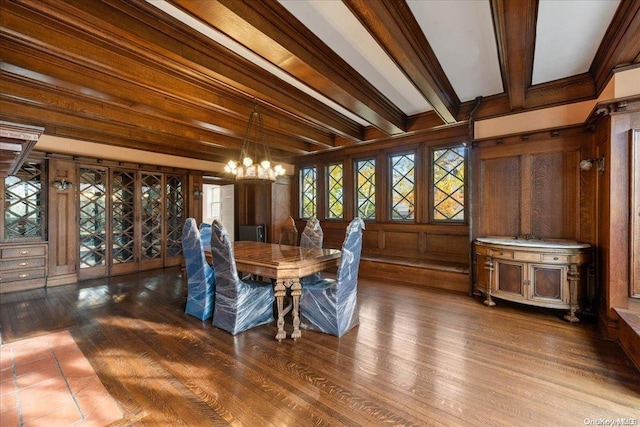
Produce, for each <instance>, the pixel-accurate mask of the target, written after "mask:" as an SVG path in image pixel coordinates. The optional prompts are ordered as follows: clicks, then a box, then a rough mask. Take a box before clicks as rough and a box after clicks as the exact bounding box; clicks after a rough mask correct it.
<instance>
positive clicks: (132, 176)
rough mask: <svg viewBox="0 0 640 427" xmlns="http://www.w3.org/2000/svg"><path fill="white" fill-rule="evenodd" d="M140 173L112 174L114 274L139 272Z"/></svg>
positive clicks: (118, 171)
mask: <svg viewBox="0 0 640 427" xmlns="http://www.w3.org/2000/svg"><path fill="white" fill-rule="evenodd" d="M136 173H137V172H136V171H132V170H120V169H114V170H112V171H111V187H112V192H111V209H110V211H111V238H112V242H111V248H112V250H111V273H112V274H123V273H128V272H133V271H136V270H137V268H138V267H137V263H136V257H135V253H136V247H135V229H136V227H135V224H136V212H135V209H136V202H135V200H136V197H135V192H136V187H135V180H136Z"/></svg>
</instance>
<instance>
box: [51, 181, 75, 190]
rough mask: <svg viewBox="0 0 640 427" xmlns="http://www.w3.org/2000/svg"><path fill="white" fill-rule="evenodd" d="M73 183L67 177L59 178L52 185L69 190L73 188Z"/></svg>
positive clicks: (57, 188)
mask: <svg viewBox="0 0 640 427" xmlns="http://www.w3.org/2000/svg"><path fill="white" fill-rule="evenodd" d="M72 185H73V183H72V182H71V181H69V180H68V179H66V178H57V179H55V180H54V181H53V182H52V183H51V186H52V187H53V188H55V189H56V190H63V191H64V190H68V189H70V188H71V186H72Z"/></svg>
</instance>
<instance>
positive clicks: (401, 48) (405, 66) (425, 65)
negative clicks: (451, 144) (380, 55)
mask: <svg viewBox="0 0 640 427" xmlns="http://www.w3.org/2000/svg"><path fill="white" fill-rule="evenodd" d="M344 1H345V3H346V4H347V6H348V7H349V9H350V10H351V11H352V12H353V14H354V15H355V16H356V17H357V18H358V19H359V20H360V22H361V23H362V24H363V25H364V26H365V27H366V28H367V30H368V31H369V33H371V35H372V36H373V37H374V38H375V39H376V40H377V41H378V43H379V44H380V45H381V46H382V47H383V48H384V49H385V50H386V52H387V53H388V54H389V56H390V57H391V58H393V60H394V61H395V62H396V63H397V64H398V65H399V66H400V68H402V70H403V72H404V74H405V75H406V76H407V77H408V78H409V80H410V81H411V82H412V83H413V85H414V86H415V87H416V88H417V89H418V90H419V91H420V92H421V93H422V95H423V96H424V98H425V99H426V100H427V101H428V102H429V104H430V105H431V106H432V107H433V109H434V111H435V112H436V114H437V115H438V116H439V117H440V118H441V119H442V121H443V122H444V123H446V124H451V123H455V122H456V121H457V119H456V117H457V114H458V109H459V108H460V100H459V99H458V96H457V95H456V93H455V91H454V90H453V87H452V86H451V83H450V82H449V79H447V76H446V75H445V73H444V70H443V69H442V66H441V65H440V63H439V62H438V60H437V58H436V55H435V53H433V50H432V49H431V46H429V42H428V41H427V39H426V38H425V36H424V33H423V32H422V30H421V29H420V25H419V24H418V23H417V22H416V20H415V18H414V17H413V14H412V13H411V10H410V9H409V7H408V6H407V4H406V3H405V2H404V1H398V2H384V1H382V0H344Z"/></svg>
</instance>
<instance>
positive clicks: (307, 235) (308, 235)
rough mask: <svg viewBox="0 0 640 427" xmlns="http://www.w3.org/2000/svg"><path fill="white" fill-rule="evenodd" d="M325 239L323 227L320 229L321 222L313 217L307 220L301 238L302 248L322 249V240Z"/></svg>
mask: <svg viewBox="0 0 640 427" xmlns="http://www.w3.org/2000/svg"><path fill="white" fill-rule="evenodd" d="M323 239H324V233H323V232H322V227H320V221H318V218H316V217H315V216H312V217H311V218H309V219H308V220H307V225H305V226H304V230H302V235H301V236H300V246H301V247H303V248H318V249H320V248H322V240H323Z"/></svg>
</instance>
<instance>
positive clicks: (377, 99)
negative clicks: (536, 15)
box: [170, 0, 406, 135]
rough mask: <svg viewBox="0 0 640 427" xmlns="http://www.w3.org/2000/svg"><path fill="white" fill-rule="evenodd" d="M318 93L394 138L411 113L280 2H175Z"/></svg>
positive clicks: (174, 1)
mask: <svg viewBox="0 0 640 427" xmlns="http://www.w3.org/2000/svg"><path fill="white" fill-rule="evenodd" d="M170 3H172V4H174V5H176V6H178V7H180V8H181V9H183V10H185V11H186V12H188V13H189V14H191V15H192V16H194V17H196V18H197V19H199V20H201V21H202V22H205V23H207V24H208V25H210V26H211V27H213V28H215V29H216V30H218V31H220V32H221V33H223V34H226V35H227V36H228V37H230V38H232V39H233V40H235V41H237V42H238V43H240V44H242V45H244V46H245V47H247V48H248V49H250V50H252V51H253V52H255V53H256V54H258V55H259V56H261V57H263V58H265V59H266V60H267V61H269V62H271V63H272V64H274V65H276V66H278V67H280V68H282V69H283V70H285V71H286V72H287V73H289V74H290V75H292V76H293V77H295V78H297V79H298V80H300V81H301V82H304V83H305V84H306V85H307V86H309V87H311V88H312V89H313V90H315V91H316V92H318V93H320V94H322V95H323V96H325V97H326V98H328V99H330V100H332V101H333V102H335V103H337V104H338V105H340V106H341V107H343V108H345V109H346V110H348V111H350V112H352V113H353V114H355V115H357V116H359V117H361V118H362V119H363V120H365V121H367V122H368V123H371V125H372V126H375V127H377V128H379V129H380V130H382V131H383V132H385V133H387V134H389V135H395V134H399V133H402V132H404V130H405V120H406V116H405V114H404V113H403V112H402V111H401V110H400V109H399V108H398V107H397V106H395V105H394V104H393V103H392V102H391V101H389V100H388V99H387V98H386V97H385V96H384V95H383V94H382V93H381V92H380V91H378V89H376V87H375V86H373V85H372V84H371V83H369V82H368V81H367V80H365V79H364V78H363V77H362V76H361V75H360V74H358V73H357V72H356V71H355V70H354V69H353V68H352V67H351V66H350V65H349V64H347V63H346V62H345V61H344V60H343V59H342V58H340V56H338V55H337V54H336V53H335V52H333V51H332V50H331V49H329V47H328V46H326V45H325V43H324V42H323V41H322V40H320V39H319V38H318V37H317V36H316V35H315V34H313V33H312V32H311V31H310V30H309V29H307V28H306V27H304V26H303V25H302V24H301V23H300V22H299V21H298V20H297V19H296V18H295V17H294V16H293V15H291V13H289V11H287V10H286V9H285V8H284V7H283V6H282V5H280V4H279V3H278V2H277V1H276V0H260V1H258V0H255V1H250V2H240V1H237V0H215V1H207V2H204V1H191V0H171V1H170Z"/></svg>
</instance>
